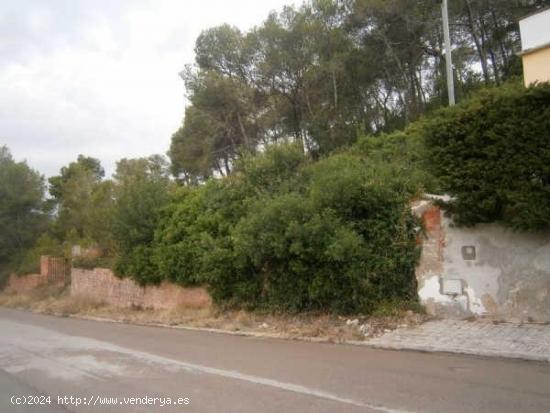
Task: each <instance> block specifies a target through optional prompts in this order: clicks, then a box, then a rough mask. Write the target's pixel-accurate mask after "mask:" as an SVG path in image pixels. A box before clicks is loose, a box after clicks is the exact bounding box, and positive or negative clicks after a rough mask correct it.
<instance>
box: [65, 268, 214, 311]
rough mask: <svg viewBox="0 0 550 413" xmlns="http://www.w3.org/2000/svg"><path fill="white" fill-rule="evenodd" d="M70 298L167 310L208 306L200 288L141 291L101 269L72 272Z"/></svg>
mask: <svg viewBox="0 0 550 413" xmlns="http://www.w3.org/2000/svg"><path fill="white" fill-rule="evenodd" d="M71 295H74V296H86V297H90V298H92V299H95V300H98V301H103V302H106V303H108V304H111V305H114V306H117V307H141V308H154V309H171V308H174V307H176V306H179V305H182V306H188V307H195V308H200V307H207V306H209V305H210V304H211V300H210V296H209V295H208V293H207V292H206V290H205V289H204V288H183V287H180V286H178V285H176V284H172V283H168V282H164V283H162V284H161V285H159V286H147V287H142V286H140V285H138V284H137V283H135V282H134V281H133V280H131V279H129V278H123V279H120V278H117V277H116V276H115V275H114V274H113V272H112V271H111V270H108V269H103V268H96V269H93V270H85V269H80V268H73V269H72V271H71Z"/></svg>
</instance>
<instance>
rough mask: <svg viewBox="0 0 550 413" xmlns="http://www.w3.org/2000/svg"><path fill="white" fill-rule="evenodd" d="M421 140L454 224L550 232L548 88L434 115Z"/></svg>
mask: <svg viewBox="0 0 550 413" xmlns="http://www.w3.org/2000/svg"><path fill="white" fill-rule="evenodd" d="M424 133H425V136H426V139H427V144H428V146H429V150H430V161H431V165H432V167H433V171H434V173H435V174H436V175H437V176H438V177H439V178H440V180H441V184H442V186H443V189H444V190H445V191H446V192H447V193H449V194H450V195H451V196H452V197H454V199H453V200H452V201H451V202H448V203H447V204H446V208H447V209H448V211H449V212H450V213H451V215H452V217H453V219H454V221H455V222H456V223H458V224H464V225H474V224H477V223H484V222H501V223H503V224H505V225H508V226H511V227H513V228H516V229H524V230H538V229H542V228H545V227H548V226H549V225H550V84H542V85H538V86H533V87H530V88H527V89H525V88H523V87H522V86H520V85H508V86H504V87H499V88H494V89H489V90H486V91H484V92H483V93H480V94H479V95H477V96H476V97H475V98H473V99H470V100H468V101H465V102H464V103H462V104H460V105H458V106H456V107H454V108H450V109H446V110H442V111H440V112H439V113H437V115H436V116H434V117H433V118H432V119H431V120H430V122H428V123H427V124H426V127H425V130H424Z"/></svg>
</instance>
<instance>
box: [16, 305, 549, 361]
mask: <svg viewBox="0 0 550 413" xmlns="http://www.w3.org/2000/svg"><path fill="white" fill-rule="evenodd" d="M19 311H29V312H31V313H34V314H43V315H51V316H55V317H65V318H73V319H78V320H88V321H97V322H104V323H113V324H127V325H136V326H141V327H157V328H170V329H173V330H184V331H194V332H202V333H214V334H225V335H231V336H241V337H252V338H264V339H266V338H267V339H278V340H289V341H303V342H309V343H321V344H344V345H350V346H358V347H367V348H372V349H377V350H393V351H417V352H422V353H432V354H436V353H442V354H459V355H467V356H477V357H486V358H496V359H506V360H525V361H535V362H545V363H550V357H546V356H538V355H533V354H527V353H523V354H517V353H508V352H498V351H491V350H470V349H465V348H460V347H450V348H441V347H435V346H414V345H409V346H404V345H400V344H377V343H371V342H369V341H368V340H366V341H359V340H334V339H330V338H322V337H304V336H285V335H284V334H276V333H260V332H253V331H230V330H223V329H220V328H208V327H191V326H185V325H170V324H164V323H144V322H139V321H137V322H134V321H128V320H115V319H112V318H104V317H94V316H86V315H78V314H69V315H66V314H62V313H43V312H40V311H33V310H19ZM373 339H375V338H373Z"/></svg>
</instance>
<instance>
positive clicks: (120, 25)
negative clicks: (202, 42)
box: [0, 0, 292, 176]
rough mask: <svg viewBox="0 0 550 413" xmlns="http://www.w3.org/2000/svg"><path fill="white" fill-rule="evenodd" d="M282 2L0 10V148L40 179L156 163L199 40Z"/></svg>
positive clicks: (123, 2)
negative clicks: (76, 167) (79, 168)
mask: <svg viewBox="0 0 550 413" xmlns="http://www.w3.org/2000/svg"><path fill="white" fill-rule="evenodd" d="M289 3H292V2H291V1H288V0H286V1H285V0H262V1H251V0H233V1H222V0H186V1H182V0H117V1H112V0H94V1H86V0H52V1H49V2H44V1H41V0H40V1H39V0H12V1H10V0H4V1H2V4H1V5H0V145H1V144H7V145H8V147H10V149H11V150H12V153H13V155H14V157H15V158H16V159H27V161H28V162H29V164H30V165H31V166H32V167H34V168H36V169H38V170H39V171H40V172H42V173H44V174H46V175H47V176H50V175H54V174H56V173H57V172H58V171H59V168H60V167H61V166H63V165H65V164H67V163H69V162H70V161H72V160H74V159H76V157H77V155H78V154H80V153H83V154H86V155H88V156H94V157H97V158H99V159H101V161H102V163H103V165H104V166H105V168H106V170H107V171H108V173H111V172H113V170H114V165H115V162H116V160H118V159H121V158H123V157H138V156H147V155H150V154H153V153H165V152H166V151H167V149H168V146H169V143H170V137H171V134H172V133H173V132H174V131H175V130H176V129H177V128H178V126H179V125H180V123H181V120H182V116H183V111H184V105H185V100H184V91H183V84H182V82H181V80H180V78H179V77H178V72H179V71H180V70H181V69H182V67H183V65H184V64H185V63H189V62H192V61H193V59H194V56H193V48H194V42H195V39H196V37H197V36H198V34H199V33H200V31H201V30H204V29H206V28H208V27H211V26H214V25H217V24H221V23H224V22H227V23H230V24H233V25H236V26H238V27H239V28H241V29H243V30H245V29H248V28H250V27H252V26H253V25H256V24H259V23H261V21H262V20H263V19H265V17H266V16H267V14H268V12H269V11H270V10H273V9H279V8H281V7H282V6H283V5H284V4H289Z"/></svg>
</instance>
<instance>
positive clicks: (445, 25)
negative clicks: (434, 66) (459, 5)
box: [441, 0, 455, 106]
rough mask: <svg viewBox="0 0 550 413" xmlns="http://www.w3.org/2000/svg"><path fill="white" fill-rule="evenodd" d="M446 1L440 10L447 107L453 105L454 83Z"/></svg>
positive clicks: (445, 0)
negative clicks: (443, 40) (445, 65)
mask: <svg viewBox="0 0 550 413" xmlns="http://www.w3.org/2000/svg"><path fill="white" fill-rule="evenodd" d="M447 2H448V0H443V2H442V3H441V9H442V14H443V36H444V38H445V61H446V63H447V90H448V94H449V106H454V104H455V83H454V75H453V57H452V52H451V34H450V32H449V6H448V3H447Z"/></svg>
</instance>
